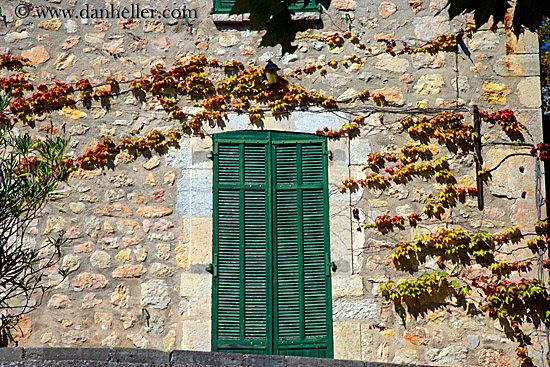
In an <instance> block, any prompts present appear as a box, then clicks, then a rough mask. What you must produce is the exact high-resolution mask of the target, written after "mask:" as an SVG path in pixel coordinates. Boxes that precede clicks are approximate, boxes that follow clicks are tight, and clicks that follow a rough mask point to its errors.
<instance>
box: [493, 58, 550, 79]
mask: <svg viewBox="0 0 550 367" xmlns="http://www.w3.org/2000/svg"><path fill="white" fill-rule="evenodd" d="M493 70H494V71H495V73H496V74H497V75H500V76H539V75H540V63H539V56H538V55H537V54H519V55H513V54H512V55H506V56H501V57H499V58H498V59H497V60H496V61H495V66H494V67H493Z"/></svg>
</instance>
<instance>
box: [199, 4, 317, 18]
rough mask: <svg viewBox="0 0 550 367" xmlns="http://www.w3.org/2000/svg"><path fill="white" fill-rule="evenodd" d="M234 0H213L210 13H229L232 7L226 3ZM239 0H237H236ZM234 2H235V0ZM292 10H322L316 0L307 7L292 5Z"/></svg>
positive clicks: (314, 11)
mask: <svg viewBox="0 0 550 367" xmlns="http://www.w3.org/2000/svg"><path fill="white" fill-rule="evenodd" d="M228 1H232V0H213V5H212V10H211V11H210V14H227V15H229V13H230V12H231V8H232V7H233V5H231V7H227V5H225V4H224V3H225V2H228ZM235 1H237V0H235ZM233 4H234V2H233ZM289 9H290V10H292V11H294V12H296V13H319V12H320V11H321V5H320V4H317V2H316V1H315V0H310V2H309V4H308V5H307V6H306V7H299V6H292V5H291V6H290V7H289Z"/></svg>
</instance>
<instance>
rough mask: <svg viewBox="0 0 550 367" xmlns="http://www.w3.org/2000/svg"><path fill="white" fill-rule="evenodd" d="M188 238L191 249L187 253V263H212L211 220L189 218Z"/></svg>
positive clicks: (207, 218)
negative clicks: (189, 237) (189, 238)
mask: <svg viewBox="0 0 550 367" xmlns="http://www.w3.org/2000/svg"><path fill="white" fill-rule="evenodd" d="M189 224H190V230H189V232H190V236H191V249H190V251H189V263H190V264H191V265H193V264H208V263H211V262H212V218H211V217H191V218H190V220H189Z"/></svg>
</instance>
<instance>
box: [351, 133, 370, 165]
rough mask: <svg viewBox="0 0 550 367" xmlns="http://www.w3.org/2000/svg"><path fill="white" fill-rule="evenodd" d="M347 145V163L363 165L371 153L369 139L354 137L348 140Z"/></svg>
mask: <svg viewBox="0 0 550 367" xmlns="http://www.w3.org/2000/svg"><path fill="white" fill-rule="evenodd" d="M349 145H350V146H349V150H350V156H349V163H350V164H358V165H361V166H364V165H365V163H366V162H367V157H368V155H369V154H370V153H372V148H371V145H370V139H365V138H354V139H351V140H350V142H349Z"/></svg>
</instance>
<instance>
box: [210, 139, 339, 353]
mask: <svg viewBox="0 0 550 367" xmlns="http://www.w3.org/2000/svg"><path fill="white" fill-rule="evenodd" d="M326 159H327V156H326V142H325V138H323V137H317V136H312V135H308V134H293V133H276V132H231V133H222V134H216V135H215V136H214V230H213V232H214V256H213V261H214V287H213V334H212V348H213V351H225V352H241V353H259V354H286V355H300V356H311V357H332V355H333V352H332V320H331V315H332V309H331V296H330V272H329V271H328V262H329V236H328V191H327V190H328V189H327V167H326ZM272 284H273V286H272Z"/></svg>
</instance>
